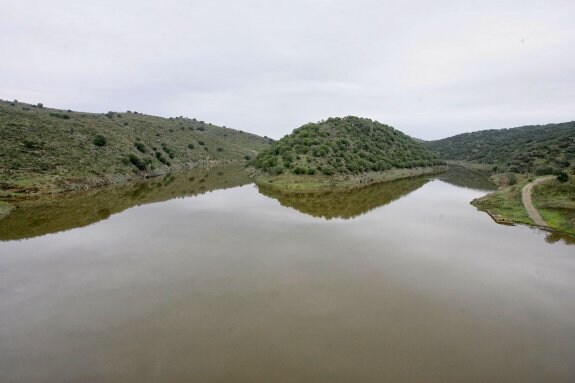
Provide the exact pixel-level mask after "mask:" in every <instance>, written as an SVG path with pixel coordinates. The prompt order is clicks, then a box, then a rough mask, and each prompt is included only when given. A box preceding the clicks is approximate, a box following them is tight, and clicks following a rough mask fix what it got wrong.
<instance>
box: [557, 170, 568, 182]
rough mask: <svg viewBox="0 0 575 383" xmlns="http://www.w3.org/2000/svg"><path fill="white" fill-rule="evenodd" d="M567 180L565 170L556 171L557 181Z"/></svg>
mask: <svg viewBox="0 0 575 383" xmlns="http://www.w3.org/2000/svg"><path fill="white" fill-rule="evenodd" d="M568 180H569V176H568V175H567V173H565V172H559V173H557V181H559V182H567V181H568Z"/></svg>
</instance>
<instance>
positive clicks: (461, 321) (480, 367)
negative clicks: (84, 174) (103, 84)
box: [0, 170, 575, 383]
mask: <svg viewBox="0 0 575 383" xmlns="http://www.w3.org/2000/svg"><path fill="white" fill-rule="evenodd" d="M234 174H235V173H230V174H228V173H226V172H225V171H219V170H218V171H213V172H210V173H209V174H207V173H206V174H200V173H197V174H195V175H187V176H176V177H171V178H170V177H168V178H165V179H162V180H154V181H152V183H146V184H140V185H131V186H126V187H123V188H117V189H113V190H112V191H98V192H92V193H91V194H84V195H76V196H73V197H67V199H65V200H60V199H59V200H52V201H47V202H45V203H44V204H43V205H42V206H36V207H28V208H27V207H26V206H24V207H22V208H21V209H19V210H18V211H17V214H18V215H16V213H15V215H13V216H12V217H11V218H10V217H9V218H10V219H11V221H5V222H4V223H2V221H0V238H1V239H3V240H4V241H3V242H0V382H58V383H64V382H314V383H316V382H573V381H575V247H573V246H569V245H567V244H566V243H565V242H564V241H556V242H554V239H553V238H551V239H549V238H547V234H546V233H544V232H541V231H537V230H534V229H531V228H528V227H523V226H516V227H507V226H500V225H496V224H495V223H494V222H493V221H491V219H490V218H489V217H488V216H487V215H486V214H484V213H481V212H478V211H477V210H476V209H475V208H474V207H473V206H471V205H470V204H469V201H470V200H472V199H473V198H476V197H479V196H481V195H483V194H485V190H484V189H486V188H489V186H488V185H486V184H483V183H481V182H480V181H478V180H477V179H475V180H473V179H470V182H469V183H468V184H466V183H465V175H463V176H461V174H459V175H457V174H456V175H455V176H453V177H450V176H441V177H439V178H442V179H414V180H404V181H401V182H398V183H394V184H390V185H387V186H382V185H376V186H374V187H371V188H369V189H368V190H367V189H366V190H361V191H358V192H356V193H350V194H345V193H343V194H342V193H339V194H336V195H334V194H331V195H326V196H323V197H322V196H314V197H308V198H302V199H298V198H294V196H290V195H289V194H288V195H278V194H277V193H274V192H273V191H270V190H264V189H262V190H258V188H257V187H256V186H254V185H249V184H246V183H247V182H249V181H246V180H245V179H244V178H243V177H242V176H236V175H234ZM218 177H219V178H218ZM172 178H173V179H172ZM201 180H203V181H202V182H200V181H201ZM242 184H243V186H239V185H242ZM202 186H203V188H202ZM219 187H226V188H227V189H220V190H218V188H219ZM209 190H212V191H211V192H207V193H204V192H206V191H209ZM94 193H95V194H94ZM202 193H204V194H202ZM174 197H179V198H174ZM94 201H97V203H94ZM158 201H160V202H158ZM151 202H155V203H151ZM146 203H148V204H146ZM137 205H140V206H137ZM34 211H36V213H34ZM36 215H38V217H36ZM62 217H64V218H62ZM6 222H8V223H6ZM73 227H76V228H73ZM546 239H547V241H546Z"/></svg>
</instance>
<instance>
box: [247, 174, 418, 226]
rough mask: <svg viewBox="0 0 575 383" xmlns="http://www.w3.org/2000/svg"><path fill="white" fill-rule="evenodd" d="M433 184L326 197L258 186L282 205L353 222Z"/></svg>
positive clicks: (399, 184)
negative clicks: (377, 208) (352, 220)
mask: <svg viewBox="0 0 575 383" xmlns="http://www.w3.org/2000/svg"><path fill="white" fill-rule="evenodd" d="M428 181H429V179H428V178H426V177H417V178H406V179H402V180H397V181H393V182H385V183H380V184H375V185H370V186H366V187H363V188H358V189H350V190H347V191H337V192H325V193H317V192H316V193H302V192H296V193H294V192H291V193H290V192H284V191H280V190H277V189H273V188H270V187H266V186H258V189H259V191H260V193H261V194H263V195H265V196H268V197H271V198H275V199H277V200H278V201H279V202H280V204H281V205H283V206H286V207H291V208H294V209H296V210H298V211H300V212H302V213H304V214H308V215H311V216H313V217H318V218H325V219H332V218H343V219H350V218H354V217H357V216H358V215H361V214H364V213H366V212H368V211H370V210H372V209H375V208H376V207H379V206H383V205H387V204H388V203H390V202H393V201H395V200H396V199H398V198H401V197H403V196H405V195H407V194H409V193H411V192H412V191H414V190H416V189H419V188H420V187H421V186H423V185H424V184H425V183H427V182H428Z"/></svg>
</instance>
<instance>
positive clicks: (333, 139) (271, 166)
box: [250, 117, 443, 180]
mask: <svg viewBox="0 0 575 383" xmlns="http://www.w3.org/2000/svg"><path fill="white" fill-rule="evenodd" d="M250 164H251V165H253V167H254V168H256V169H258V170H259V171H260V172H261V173H262V174H263V175H267V176H279V175H282V174H284V176H283V178H284V179H286V178H288V179H289V178H290V174H293V175H297V176H303V175H308V176H314V175H315V174H316V173H318V175H324V176H332V175H336V176H347V177H348V179H351V178H353V177H354V176H359V175H362V174H366V173H370V172H371V173H373V172H384V171H389V170H392V169H412V168H425V167H433V166H436V165H442V164H443V161H440V160H438V159H437V157H436V156H435V155H434V154H433V153H431V152H430V151H429V150H427V149H426V148H425V147H423V146H422V145H421V144H420V143H418V142H416V141H415V140H413V139H412V138H410V137H408V136H406V135H405V134H403V133H401V132H400V131H398V130H395V129H393V128H392V127H390V126H387V125H384V124H380V123H379V122H376V121H372V120H369V119H366V118H358V117H345V118H329V119H328V120H325V121H320V122H318V123H309V124H306V125H304V126H302V127H300V128H298V129H295V130H294V131H293V132H292V133H291V134H289V135H287V136H285V137H284V138H282V139H281V140H279V141H278V142H276V143H274V144H273V145H272V146H271V147H270V148H268V149H267V150H264V151H262V152H261V153H260V154H258V156H257V157H256V158H255V159H254V160H252V161H251V162H250ZM406 174H407V172H406ZM350 177H351V178H350ZM312 178H313V177H312ZM316 180H317V178H316Z"/></svg>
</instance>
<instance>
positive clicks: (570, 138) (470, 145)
mask: <svg viewBox="0 0 575 383" xmlns="http://www.w3.org/2000/svg"><path fill="white" fill-rule="evenodd" d="M424 145H425V146H426V147H427V148H428V149H430V150H432V151H434V152H435V153H436V154H437V155H438V156H439V157H440V158H442V159H444V160H457V161H468V162H477V163H485V164H492V165H494V166H496V168H495V169H494V170H496V171H498V172H504V171H510V172H515V173H525V172H531V173H535V174H536V175H544V174H553V173H557V172H559V171H561V170H563V171H565V170H570V171H573V170H575V122H565V123H561V124H549V125H534V126H523V127H519V128H512V129H501V130H483V131H478V132H473V133H464V134H459V135H456V136H453V137H449V138H444V139H442V140H437V141H429V142H425V143H424Z"/></svg>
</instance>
